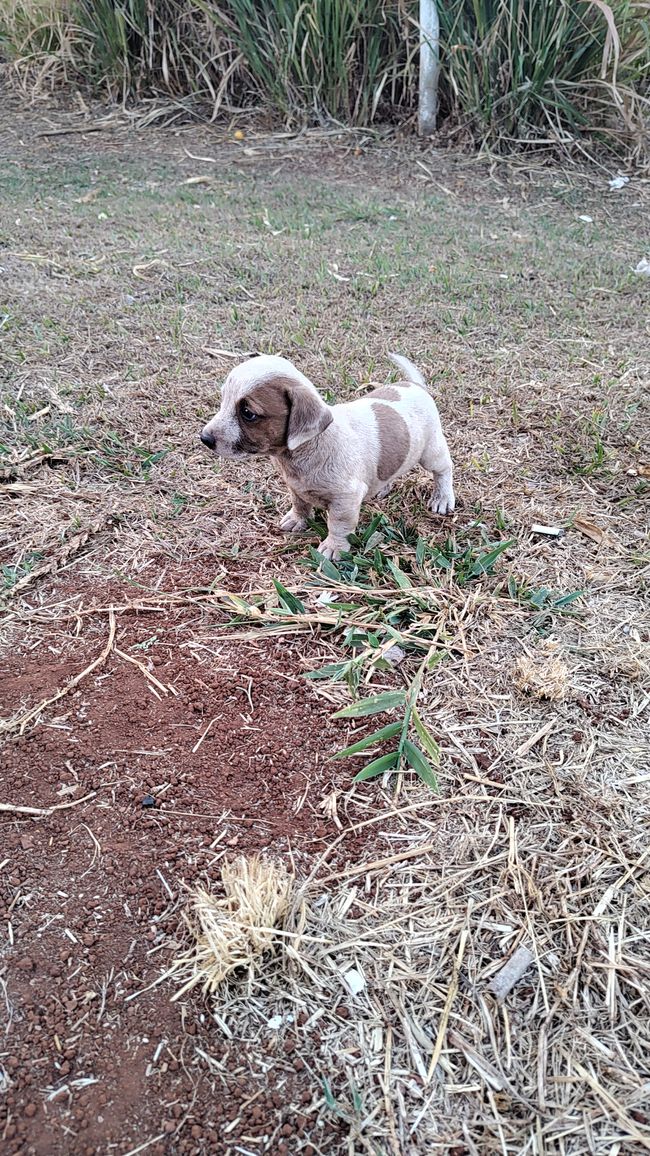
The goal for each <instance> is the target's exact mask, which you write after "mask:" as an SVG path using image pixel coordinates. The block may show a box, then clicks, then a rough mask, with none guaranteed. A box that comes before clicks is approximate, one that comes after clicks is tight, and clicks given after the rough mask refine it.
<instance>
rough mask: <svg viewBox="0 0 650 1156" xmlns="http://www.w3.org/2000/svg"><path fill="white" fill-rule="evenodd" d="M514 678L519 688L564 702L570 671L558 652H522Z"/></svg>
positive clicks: (536, 695)
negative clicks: (533, 653) (540, 653)
mask: <svg viewBox="0 0 650 1156" xmlns="http://www.w3.org/2000/svg"><path fill="white" fill-rule="evenodd" d="M513 679H514V683H515V686H516V687H518V688H519V690H522V691H524V693H526V694H532V695H534V696H535V698H546V699H549V701H550V702H562V701H563V700H564V699H565V698H566V697H567V694H568V691H569V671H568V669H567V666H566V664H565V663H564V662H563V661H562V659H561V658H559V657H558V655H556V654H544V655H537V656H535V657H531V656H529V655H527V654H522V655H521V657H520V658H518V659H517V661H516V663H515V668H514V672H513Z"/></svg>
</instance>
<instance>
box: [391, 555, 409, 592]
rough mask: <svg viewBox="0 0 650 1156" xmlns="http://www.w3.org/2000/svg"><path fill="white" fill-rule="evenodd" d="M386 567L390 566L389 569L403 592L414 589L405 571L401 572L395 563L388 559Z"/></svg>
mask: <svg viewBox="0 0 650 1156" xmlns="http://www.w3.org/2000/svg"><path fill="white" fill-rule="evenodd" d="M386 565H387V566H388V569H389V570H390V572H391V574H392V575H393V578H394V579H395V581H396V582H397V585H398V586H399V587H400V589H401V590H410V589H411V588H412V586H413V583H412V582H411V579H410V578H409V577H408V576H407V575H406V574H405V573H404V571H403V570H400V568H399V566H398V565H397V564H396V563H395V562H391V560H390V559H388V560H387V562H386Z"/></svg>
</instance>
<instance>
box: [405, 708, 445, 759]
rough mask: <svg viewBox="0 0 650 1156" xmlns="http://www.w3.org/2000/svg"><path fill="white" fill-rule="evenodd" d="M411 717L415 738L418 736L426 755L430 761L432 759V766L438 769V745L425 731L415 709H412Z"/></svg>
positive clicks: (428, 732) (425, 728) (429, 733)
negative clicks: (415, 733)
mask: <svg viewBox="0 0 650 1156" xmlns="http://www.w3.org/2000/svg"><path fill="white" fill-rule="evenodd" d="M411 717H412V719H413V725H414V727H415V730H416V732H417V736H418V738H419V740H420V742H421V743H422V746H423V747H424V749H425V751H426V752H427V754H428V755H429V757H430V758H431V759H433V762H434V765H435V766H436V767H439V766H440V747H439V746H438V743H437V742H436V740H435V739H434V737H433V735H432V734H431V732H430V731H429V730H428V729H427V727H426V726H425V725H424V723H423V722H422V719H421V718H420V716H419V714H418V712H417V710H416V709H415V707H413V712H412V716H411Z"/></svg>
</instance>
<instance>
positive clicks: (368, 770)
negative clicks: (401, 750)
mask: <svg viewBox="0 0 650 1156" xmlns="http://www.w3.org/2000/svg"><path fill="white" fill-rule="evenodd" d="M398 760H399V754H398V752H397V751H391V752H390V754H389V755H381V757H380V758H378V759H375V760H374V762H372V763H368V766H367V767H364V768H363V770H362V771H359V773H358V774H356V775H355V776H354V779H353V782H355V783H363V782H365V780H366V779H376V778H377V777H378V776H379V775H383V774H384V773H385V772H386V771H390V770H392V769H393V767H396V766H397V763H398Z"/></svg>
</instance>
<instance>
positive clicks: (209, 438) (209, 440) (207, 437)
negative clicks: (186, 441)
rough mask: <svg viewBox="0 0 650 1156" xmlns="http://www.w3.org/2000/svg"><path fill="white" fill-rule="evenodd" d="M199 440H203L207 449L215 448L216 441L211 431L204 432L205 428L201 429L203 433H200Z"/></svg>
mask: <svg viewBox="0 0 650 1156" xmlns="http://www.w3.org/2000/svg"><path fill="white" fill-rule="evenodd" d="M201 441H202V442H203V445H204V446H207V447H208V449H209V450H213V449H215V448H216V445H217V443H216V441H215V439H214V436H213V435H212V434H211V433H206V431H205V430H203V433H202V434H201Z"/></svg>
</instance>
